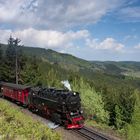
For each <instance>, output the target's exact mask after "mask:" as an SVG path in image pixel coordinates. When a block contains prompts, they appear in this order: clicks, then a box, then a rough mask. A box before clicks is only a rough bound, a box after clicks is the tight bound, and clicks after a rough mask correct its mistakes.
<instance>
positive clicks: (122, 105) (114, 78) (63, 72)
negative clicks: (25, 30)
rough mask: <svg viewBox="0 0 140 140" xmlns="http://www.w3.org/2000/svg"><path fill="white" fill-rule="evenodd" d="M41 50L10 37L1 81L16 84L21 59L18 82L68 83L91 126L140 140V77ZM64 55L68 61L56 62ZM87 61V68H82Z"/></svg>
mask: <svg viewBox="0 0 140 140" xmlns="http://www.w3.org/2000/svg"><path fill="white" fill-rule="evenodd" d="M39 51H41V49H40V50H36V48H31V47H29V48H28V47H24V46H21V45H20V40H19V39H14V38H13V37H10V38H9V39H8V43H7V44H6V45H4V44H1V45H0V64H1V65H0V80H1V81H6V82H13V83H15V81H16V69H15V65H16V64H15V59H16V57H17V75H18V83H20V84H26V85H32V86H47V87H57V88H64V86H63V85H62V83H61V81H62V80H68V81H69V82H70V84H71V87H72V90H75V91H78V92H79V93H80V96H81V100H82V108H83V110H84V116H85V118H86V123H87V124H88V125H92V126H97V127H104V128H108V129H113V130H115V131H116V132H117V133H119V134H120V135H122V136H123V137H124V138H126V139H128V140H133V139H135V140H139V138H140V133H139V130H140V78H138V77H131V76H129V75H123V74H120V71H119V70H120V69H117V68H116V67H115V69H114V64H107V66H108V71H102V69H100V70H99V71H96V70H95V65H97V62H90V63H89V62H85V61H84V60H80V59H78V58H75V57H73V56H70V55H67V54H65V55H64V54H59V53H57V52H55V51H53V50H42V52H43V53H42V52H39ZM45 51H46V53H44V52H45ZM61 55H62V56H63V57H64V58H66V59H65V60H66V62H65V61H61V63H59V61H56V60H60V58H61V57H62V56H61ZM62 60H63V59H62ZM83 61H84V64H85V66H83V65H82V66H81V63H83ZM69 62H71V63H69ZM111 63H113V62H111ZM114 63H115V62H114ZM123 63H124V64H125V62H123ZM109 70H110V71H109Z"/></svg>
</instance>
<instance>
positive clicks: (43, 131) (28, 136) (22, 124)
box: [0, 100, 61, 140]
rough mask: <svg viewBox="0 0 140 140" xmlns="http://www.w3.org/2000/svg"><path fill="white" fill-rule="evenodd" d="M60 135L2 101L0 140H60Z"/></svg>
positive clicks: (0, 104)
mask: <svg viewBox="0 0 140 140" xmlns="http://www.w3.org/2000/svg"><path fill="white" fill-rule="evenodd" d="M60 139H61V138H60V135H59V134H58V133H56V132H53V131H52V130H50V129H49V128H47V127H46V126H45V125H43V124H42V123H41V122H39V121H36V120H33V119H32V118H31V117H30V116H27V115H25V114H23V113H22V112H21V111H20V110H18V109H15V108H14V107H12V106H11V104H10V103H8V102H7V101H3V100H0V140H60Z"/></svg>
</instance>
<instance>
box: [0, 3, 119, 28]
mask: <svg viewBox="0 0 140 140" xmlns="http://www.w3.org/2000/svg"><path fill="white" fill-rule="evenodd" d="M120 3H121V0H102V1H99V0H78V1H76V0H61V1H58V0H22V1H21V0H12V1H11V0H6V1H5V0H1V2H0V13H1V14H0V22H2V23H10V24H13V26H14V25H15V26H23V27H28V28H29V27H33V28H34V27H40V28H43V27H45V28H57V29H58V28H59V29H60V28H63V27H70V26H76V25H82V24H83V25H85V24H92V23H96V22H97V21H99V20H100V19H101V18H102V17H103V16H104V15H105V14H106V13H108V12H109V11H111V10H112V9H115V8H116V7H118V6H119V5H121V4H120Z"/></svg>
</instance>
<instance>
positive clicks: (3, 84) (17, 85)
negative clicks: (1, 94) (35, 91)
mask: <svg viewBox="0 0 140 140" xmlns="http://www.w3.org/2000/svg"><path fill="white" fill-rule="evenodd" d="M0 85H1V86H6V87H10V88H14V89H21V90H24V89H27V88H30V86H27V85H20V84H14V83H6V82H1V83H0Z"/></svg>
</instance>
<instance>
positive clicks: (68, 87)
mask: <svg viewBox="0 0 140 140" xmlns="http://www.w3.org/2000/svg"><path fill="white" fill-rule="evenodd" d="M61 83H62V84H63V85H64V86H65V87H66V88H67V89H68V90H70V91H71V86H70V83H69V81H68V80H65V81H61Z"/></svg>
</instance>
